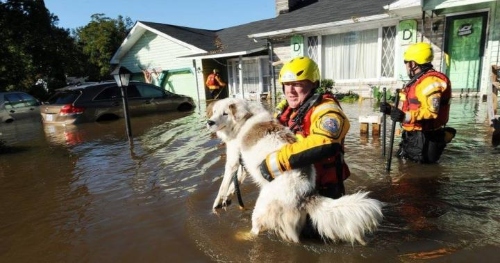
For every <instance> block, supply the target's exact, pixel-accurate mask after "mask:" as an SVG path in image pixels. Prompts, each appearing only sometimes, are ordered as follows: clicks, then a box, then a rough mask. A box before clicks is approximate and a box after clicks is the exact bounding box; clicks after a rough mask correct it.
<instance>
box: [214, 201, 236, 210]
mask: <svg viewBox="0 0 500 263" xmlns="http://www.w3.org/2000/svg"><path fill="white" fill-rule="evenodd" d="M229 205H231V199H227V200H224V201H222V202H220V203H219V202H215V203H214V205H213V207H212V208H213V209H214V210H215V209H221V208H224V209H225V208H226V207H228V206H229Z"/></svg>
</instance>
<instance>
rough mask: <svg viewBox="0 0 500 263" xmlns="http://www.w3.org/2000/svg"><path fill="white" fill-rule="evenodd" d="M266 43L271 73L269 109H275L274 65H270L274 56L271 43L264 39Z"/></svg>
mask: <svg viewBox="0 0 500 263" xmlns="http://www.w3.org/2000/svg"><path fill="white" fill-rule="evenodd" d="M266 41H267V47H268V49H267V52H268V56H269V64H270V65H271V67H270V68H269V70H270V71H271V72H269V73H271V74H270V75H271V79H272V83H271V88H272V90H271V91H272V92H270V93H271V94H270V95H271V107H272V109H274V108H276V100H277V97H276V74H275V72H274V65H273V63H272V61H273V54H274V49H273V43H271V41H269V38H266Z"/></svg>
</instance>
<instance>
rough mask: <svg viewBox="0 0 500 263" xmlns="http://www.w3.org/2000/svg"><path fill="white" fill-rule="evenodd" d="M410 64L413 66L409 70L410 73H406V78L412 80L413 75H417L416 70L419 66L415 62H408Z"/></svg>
mask: <svg viewBox="0 0 500 263" xmlns="http://www.w3.org/2000/svg"><path fill="white" fill-rule="evenodd" d="M410 63H412V65H413V66H412V67H411V68H410V73H408V77H410V79H412V78H413V77H415V75H417V70H418V69H419V66H418V64H417V63H415V62H410Z"/></svg>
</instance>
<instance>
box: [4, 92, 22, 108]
mask: <svg viewBox="0 0 500 263" xmlns="http://www.w3.org/2000/svg"><path fill="white" fill-rule="evenodd" d="M4 99H5V106H6V107H5V108H14V109H15V108H22V107H26V104H24V102H23V98H21V96H19V95H18V94H17V93H13V94H5V95H4ZM8 106H10V107H8Z"/></svg>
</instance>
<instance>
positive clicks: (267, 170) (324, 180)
mask: <svg viewBox="0 0 500 263" xmlns="http://www.w3.org/2000/svg"><path fill="white" fill-rule="evenodd" d="M279 81H280V83H281V84H282V87H283V92H284V94H285V98H286V102H287V103H286V104H283V105H282V106H283V109H282V111H281V113H280V114H278V115H277V119H278V120H279V122H280V123H281V124H283V125H285V126H287V127H289V128H290V129H291V130H292V131H293V132H294V133H295V135H296V137H297V142H295V143H291V144H287V145H285V146H283V147H282V148H281V149H280V150H278V151H276V152H274V153H271V154H269V155H268V156H267V158H266V160H264V162H262V164H261V167H260V168H261V171H262V174H263V176H264V177H265V178H266V179H267V180H269V181H271V180H273V179H274V178H276V177H278V176H281V174H282V173H283V171H287V170H291V169H295V168H299V167H302V166H306V165H311V164H314V167H315V169H316V174H317V175H316V188H317V190H318V192H319V194H321V195H323V196H327V197H331V198H339V197H341V196H342V195H343V194H345V189H344V184H343V181H344V180H345V179H346V178H347V177H348V176H349V175H350V172H349V168H348V167H347V165H346V163H345V162H344V158H343V155H344V138H345V136H346V134H347V132H348V131H349V127H350V124H349V120H348V119H347V117H346V116H345V114H344V112H343V111H342V108H341V107H340V104H339V102H338V101H337V100H336V99H335V98H334V97H333V96H332V95H331V94H319V93H315V91H316V89H317V88H318V87H319V84H320V74H319V69H318V66H317V64H316V63H315V62H314V61H313V60H311V59H310V58H308V57H296V58H294V59H292V60H290V61H289V62H288V63H286V64H285V65H283V68H282V69H281V71H280V74H279Z"/></svg>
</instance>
